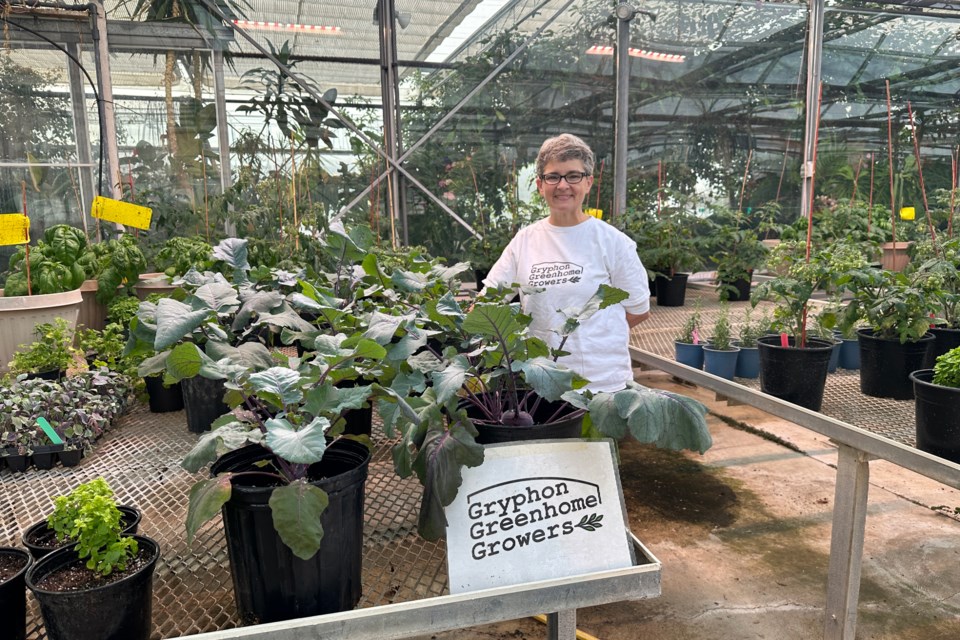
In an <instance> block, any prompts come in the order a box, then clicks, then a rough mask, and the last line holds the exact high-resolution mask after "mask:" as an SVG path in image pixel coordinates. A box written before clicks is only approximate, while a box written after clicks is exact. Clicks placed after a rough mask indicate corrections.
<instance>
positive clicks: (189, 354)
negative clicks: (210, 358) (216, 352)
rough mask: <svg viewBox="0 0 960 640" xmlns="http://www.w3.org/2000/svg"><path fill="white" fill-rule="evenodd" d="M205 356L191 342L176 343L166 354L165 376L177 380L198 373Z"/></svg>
mask: <svg viewBox="0 0 960 640" xmlns="http://www.w3.org/2000/svg"><path fill="white" fill-rule="evenodd" d="M205 359H206V356H205V355H204V354H203V352H202V351H200V348H199V347H197V345H195V344H193V343H192V342H184V343H183V344H178V345H177V346H176V347H174V348H173V351H171V352H170V355H168V356H167V362H166V368H167V375H166V378H167V379H169V380H172V381H174V382H177V381H179V380H183V379H184V378H192V377H194V376H196V375H198V374H199V373H200V367H201V366H203V363H204V360H205Z"/></svg>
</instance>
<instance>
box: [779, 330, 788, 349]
mask: <svg viewBox="0 0 960 640" xmlns="http://www.w3.org/2000/svg"><path fill="white" fill-rule="evenodd" d="M780 346H781V347H789V346H790V339H789V338H787V334H786V333H781V334H780Z"/></svg>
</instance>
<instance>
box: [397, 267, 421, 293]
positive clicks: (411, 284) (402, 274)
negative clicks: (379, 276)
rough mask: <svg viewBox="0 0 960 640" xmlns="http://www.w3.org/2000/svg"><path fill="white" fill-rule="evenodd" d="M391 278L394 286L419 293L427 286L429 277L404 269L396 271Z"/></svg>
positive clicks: (401, 289)
mask: <svg viewBox="0 0 960 640" xmlns="http://www.w3.org/2000/svg"><path fill="white" fill-rule="evenodd" d="M390 279H391V282H392V283H393V286H394V287H396V288H397V289H398V290H400V291H407V292H412V293H419V292H420V291H423V290H424V289H425V288H426V286H427V277H426V276H425V275H423V274H422V273H413V272H411V271H404V270H403V269H397V270H396V271H394V272H393V275H392V276H391V278H390Z"/></svg>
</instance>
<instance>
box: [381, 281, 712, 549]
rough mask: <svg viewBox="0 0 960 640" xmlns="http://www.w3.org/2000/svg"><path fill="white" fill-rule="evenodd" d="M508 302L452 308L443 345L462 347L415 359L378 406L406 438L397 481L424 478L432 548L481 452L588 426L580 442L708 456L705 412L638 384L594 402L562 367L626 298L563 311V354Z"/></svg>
mask: <svg viewBox="0 0 960 640" xmlns="http://www.w3.org/2000/svg"><path fill="white" fill-rule="evenodd" d="M509 295H512V291H509V290H508V289H503V290H499V289H498V290H489V291H487V292H486V293H485V295H484V296H482V297H481V298H479V299H477V300H476V303H475V304H474V305H473V307H472V308H471V309H470V311H468V312H464V311H462V310H461V309H460V307H459V306H458V305H457V304H456V302H455V301H453V300H450V304H448V305H446V306H445V307H444V311H443V315H444V318H445V320H446V321H448V322H449V323H450V326H449V328H448V329H447V331H448V332H449V333H450V338H448V339H446V340H445V342H447V343H456V344H458V345H459V347H458V348H455V347H452V346H451V347H447V348H445V349H444V350H443V351H442V352H441V353H436V352H434V351H425V352H422V353H421V354H419V356H415V357H412V358H409V359H408V361H407V364H408V366H409V369H405V370H403V371H402V372H401V373H399V374H398V375H396V376H395V377H394V379H393V382H392V384H391V385H390V386H389V387H387V388H384V390H383V391H384V393H385V394H386V395H385V396H384V397H381V398H380V399H379V401H378V407H379V409H380V415H381V416H382V417H383V419H384V427H385V429H386V430H387V434H388V435H399V438H400V442H399V443H398V444H397V445H396V446H395V447H394V450H393V451H394V465H395V468H396V470H397V473H398V474H399V475H400V476H401V477H407V476H410V475H412V474H414V473H416V475H417V477H418V478H419V480H420V481H421V483H423V485H424V497H423V501H422V503H421V507H420V517H419V523H418V525H419V531H420V534H421V535H422V536H423V537H425V538H427V539H431V540H432V539H437V538H439V537H442V536H443V535H444V532H445V526H446V520H445V517H444V512H443V508H444V507H445V506H446V505H448V504H449V503H450V502H451V501H452V500H453V499H454V497H455V496H456V493H457V488H458V487H459V486H460V481H461V468H462V467H463V466H468V467H472V466H476V465H479V464H481V463H482V462H483V446H482V443H483V442H503V441H507V440H518V439H524V438H525V436H526V435H527V434H533V437H543V435H542V434H544V433H551V432H552V431H553V430H554V429H558V430H560V431H561V433H563V434H565V435H567V436H569V435H576V434H577V432H578V427H577V424H576V420H577V419H579V418H582V419H583V424H582V426H580V428H579V433H588V434H592V435H598V436H607V437H613V438H617V439H619V438H621V437H624V436H625V435H627V434H628V433H629V434H630V435H632V436H633V437H634V438H636V439H637V440H639V441H642V442H653V443H656V444H658V445H659V446H665V447H669V448H674V449H681V448H689V449H692V450H697V451H703V450H705V449H706V448H708V447H709V446H710V438H709V434H708V433H707V431H706V426H705V423H704V421H703V415H704V414H703V411H704V408H703V406H702V405H700V404H699V403H697V402H695V401H693V400H690V399H689V398H685V397H684V396H680V395H677V394H672V393H669V392H663V391H654V390H651V389H647V388H646V387H643V386H641V385H637V384H634V383H631V384H628V385H627V387H626V388H625V389H623V390H621V391H617V392H613V393H593V392H590V391H587V390H584V387H585V385H586V384H588V382H587V381H586V380H584V379H583V378H582V377H580V376H579V375H577V374H576V373H575V372H573V371H571V370H569V369H567V368H566V367H564V366H563V365H561V364H559V363H558V362H557V360H558V358H559V356H560V354H562V353H563V344H564V342H565V341H566V339H567V338H568V337H569V335H570V333H571V332H573V331H574V330H576V328H577V326H578V325H579V324H580V323H581V322H583V321H584V320H585V319H586V318H588V317H590V316H591V315H592V314H593V313H595V312H596V311H598V310H599V309H600V308H603V307H604V306H606V305H609V304H616V303H617V302H619V301H620V300H622V299H624V297H625V296H626V293H625V292H623V291H621V290H619V289H615V288H612V287H609V286H605V285H602V286H601V287H600V289H599V290H598V291H597V293H596V294H595V295H594V297H593V298H592V299H591V300H590V301H588V302H587V304H586V305H585V306H584V308H583V309H580V310H565V311H564V315H565V316H566V317H567V320H566V322H565V323H564V324H563V325H562V326H560V327H558V328H557V329H556V330H557V332H558V334H559V336H560V344H559V347H558V348H557V349H551V348H550V347H548V346H547V345H546V343H544V342H543V341H542V340H540V339H539V338H536V337H534V336H532V335H530V334H529V333H528V332H527V327H528V326H529V325H530V322H531V318H530V317H529V316H527V315H524V314H523V313H521V312H520V308H519V305H518V304H505V303H504V301H503V298H504V297H505V296H509ZM545 409H546V410H545ZM641 416H643V417H641ZM558 423H561V424H558ZM564 423H565V424H564ZM554 433H555V432H554Z"/></svg>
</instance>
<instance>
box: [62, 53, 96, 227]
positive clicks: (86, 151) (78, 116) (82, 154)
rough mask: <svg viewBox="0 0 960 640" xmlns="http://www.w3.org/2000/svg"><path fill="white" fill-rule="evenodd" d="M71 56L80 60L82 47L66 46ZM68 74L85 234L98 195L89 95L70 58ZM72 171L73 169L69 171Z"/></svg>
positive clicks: (77, 69)
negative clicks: (91, 138)
mask: <svg viewBox="0 0 960 640" xmlns="http://www.w3.org/2000/svg"><path fill="white" fill-rule="evenodd" d="M64 48H65V49H66V50H67V53H69V54H70V55H71V56H73V57H74V58H76V59H77V60H79V59H80V47H79V46H78V45H77V44H73V43H71V44H67V45H64ZM67 74H68V77H69V79H70V106H71V107H72V108H73V131H74V136H75V137H74V141H75V143H76V146H77V161H78V162H79V163H80V166H78V167H77V172H78V180H77V182H78V183H79V186H80V220H81V221H82V222H83V232H84V233H89V232H88V230H87V216H88V215H89V212H90V204H91V203H92V202H93V195H94V193H96V186H94V182H93V170H92V167H91V164H92V162H93V161H92V159H91V156H90V128H89V123H88V122H87V95H86V91H84V86H83V83H84V78H83V74H82V73H81V72H80V69H79V68H78V67H77V65H76V64H75V63H74V62H73V60H71V59H70V58H69V57H68V58H67ZM68 171H72V169H68Z"/></svg>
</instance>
